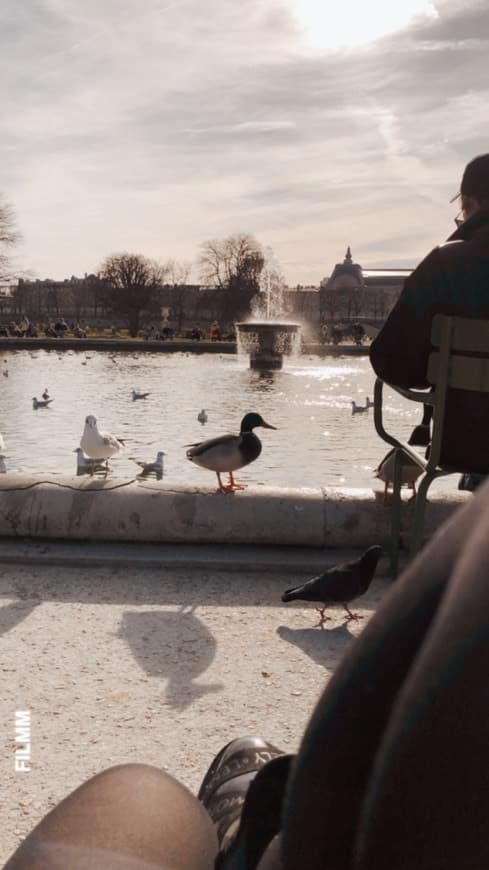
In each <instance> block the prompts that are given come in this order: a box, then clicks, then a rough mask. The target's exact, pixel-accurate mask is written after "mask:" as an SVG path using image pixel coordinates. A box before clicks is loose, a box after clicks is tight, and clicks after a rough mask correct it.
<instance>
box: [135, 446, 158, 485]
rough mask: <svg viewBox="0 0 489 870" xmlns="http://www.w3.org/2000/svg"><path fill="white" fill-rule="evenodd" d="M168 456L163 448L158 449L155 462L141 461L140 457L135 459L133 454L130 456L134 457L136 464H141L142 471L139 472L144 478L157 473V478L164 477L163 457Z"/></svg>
mask: <svg viewBox="0 0 489 870" xmlns="http://www.w3.org/2000/svg"><path fill="white" fill-rule="evenodd" d="M164 456H166V453H164V452H163V450H158V453H157V454H156V459H155V461H154V462H141V460H139V459H134V457H133V456H130V457H129V458H130V459H132V461H133V462H135V463H136V465H139V467H140V468H142V471H140V472H139V474H138V477H141V478H144V477H148V475H149V474H155V475H156V479H157V480H161V478H162V477H163V457H164Z"/></svg>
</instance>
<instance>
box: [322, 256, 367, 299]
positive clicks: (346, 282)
mask: <svg viewBox="0 0 489 870" xmlns="http://www.w3.org/2000/svg"><path fill="white" fill-rule="evenodd" d="M321 284H322V282H321ZM363 287H364V282H363V272H362V267H361V266H360V265H359V263H354V262H353V257H352V255H351V248H350V245H348V247H347V249H346V254H345V259H344V260H343V262H342V263H336V266H335V267H334V269H333V274H332V275H331V276H330V277H329V278H328V279H326V289H329V290H343V289H350V290H355V289H356V290H358V289H361V288H363Z"/></svg>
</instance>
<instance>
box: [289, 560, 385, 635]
mask: <svg viewBox="0 0 489 870" xmlns="http://www.w3.org/2000/svg"><path fill="white" fill-rule="evenodd" d="M381 553H382V547H379V546H378V545H377V544H376V545H374V546H373V547H369V548H368V550H367V551H366V552H365V553H364V554H363V556H362V557H361V558H360V559H355V560H354V561H353V562H344V563H343V564H342V565H334V566H333V567H332V568H328V570H327V571H325V572H324V574H320V575H319V577H313V579H312V580H308V581H307V583H304V585H303V586H296V587H295V588H294V589H287V591H286V592H284V594H283V595H282V601H320V602H322V605H323V606H322V607H318V608H316V609H317V610H319V613H320V614H321V618H320V621H319V625H321V626H322V624H323V622H325V621H326V620H327V619H329V618H330V617H328V616H325V615H324V614H325V611H326V609H327V608H328V607H329V606H331V605H332V604H342V605H343V607H344V608H345V610H346V612H347V614H348V621H349V620H350V619H361V616H359V615H358V614H357V613H352V612H351V610H350V608H349V607H348V603H349V602H350V601H353V600H354V599H355V598H358V597H359V595H363V594H364V592H366V591H367V589H368V587H369V586H370V583H371V582H372V580H373V578H374V574H375V570H376V568H377V562H378V561H379V559H380V556H381Z"/></svg>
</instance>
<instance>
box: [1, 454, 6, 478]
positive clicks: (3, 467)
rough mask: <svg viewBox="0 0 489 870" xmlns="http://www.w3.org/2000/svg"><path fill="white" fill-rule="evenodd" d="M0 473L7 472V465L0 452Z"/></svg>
mask: <svg viewBox="0 0 489 870" xmlns="http://www.w3.org/2000/svg"><path fill="white" fill-rule="evenodd" d="M0 474H7V465H6V463H5V456H4V455H3V453H0Z"/></svg>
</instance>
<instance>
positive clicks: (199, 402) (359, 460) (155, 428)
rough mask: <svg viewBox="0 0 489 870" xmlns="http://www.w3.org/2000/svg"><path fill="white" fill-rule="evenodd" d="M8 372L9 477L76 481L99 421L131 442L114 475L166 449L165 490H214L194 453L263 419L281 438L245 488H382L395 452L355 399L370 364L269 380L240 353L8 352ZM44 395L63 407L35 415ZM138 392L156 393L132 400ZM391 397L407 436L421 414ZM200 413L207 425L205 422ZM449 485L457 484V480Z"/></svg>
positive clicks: (293, 368) (307, 363)
mask: <svg viewBox="0 0 489 870" xmlns="http://www.w3.org/2000/svg"><path fill="white" fill-rule="evenodd" d="M0 368H1V370H2V371H8V377H5V376H3V375H2V374H0V390H1V395H0V432H2V434H3V436H4V439H5V442H6V445H7V447H6V450H5V451H4V452H5V453H6V456H7V465H8V469H9V470H10V471H14V470H17V471H22V472H34V473H35V474H42V473H49V474H52V473H59V474H75V472H76V455H75V453H74V452H73V451H74V450H75V449H76V448H77V447H78V445H79V441H80V437H81V434H82V431H83V426H84V421H85V417H86V416H87V415H88V414H94V415H95V416H96V417H97V420H98V423H99V428H100V429H101V430H102V431H107V432H110V433H112V434H114V435H116V436H117V437H121V438H123V439H124V440H125V442H126V446H125V450H124V453H123V455H122V456H121V457H120V458H119V459H115V460H113V461H112V462H111V466H112V471H111V474H112V477H117V478H128V477H134V476H135V474H137V473H138V471H139V469H138V467H137V465H136V464H135V462H134V461H133V460H134V459H139V460H143V461H152V460H153V459H154V458H155V456H156V452H157V451H158V450H163V451H164V452H165V454H166V456H165V459H164V463H165V474H164V481H165V482H166V483H170V484H171V483H174V484H182V483H183V484H187V485H190V486H194V485H195V486H214V484H215V482H216V477H215V475H214V473H213V472H209V471H206V470H204V469H201V468H198V467H196V466H194V465H193V464H192V463H191V462H189V461H188V459H187V458H186V455H185V452H186V450H185V445H188V444H190V443H194V442H197V441H202V440H204V439H206V438H213V437H215V436H216V435H220V434H224V433H226V432H235V431H239V424H240V421H241V419H242V417H243V416H244V414H245V413H247V412H248V411H257V412H258V413H260V414H261V415H262V417H263V418H264V419H265V420H266V421H267V422H268V423H271V424H272V425H274V426H276V427H277V431H272V430H269V429H261V430H260V429H258V430H257V434H258V436H259V437H260V440H261V441H262V444H263V450H262V453H261V456H260V457H259V458H258V460H257V461H256V462H254V463H253V464H252V465H250V466H248V467H247V468H244V469H242V470H241V472H239V474H237V475H236V478H237V479H238V480H240V481H243V482H244V483H248V484H252V485H259V484H264V485H278V486H293V487H298V486H318V485H320V486H331V485H333V486H334V485H341V486H352V487H364V486H367V487H371V486H372V485H374V486H375V488H381V487H382V484H381V483H380V481H376V480H375V478H374V477H373V471H374V469H375V468H376V466H377V465H378V463H379V461H380V460H381V459H382V457H383V456H384V455H385V453H386V452H387V450H388V446H387V445H386V444H385V443H384V442H383V441H381V440H380V439H379V438H378V436H377V435H376V433H375V429H374V423H373V411H372V409H371V410H369V411H368V412H366V413H362V414H352V409H351V401H352V400H355V402H357V404H365V401H366V397H367V396H369V397H370V398H373V384H374V374H373V372H372V369H371V368H370V364H369V360H368V357H367V356H365V357H348V356H345V357H336V358H331V359H329V360H328V359H324V358H319V357H312V356H308V357H305V356H302V357H297V358H290V359H287V360H286V362H285V366H284V368H283V369H282V370H281V371H276V372H272V373H267V374H262V373H259V372H257V371H253V370H251V369H249V368H248V361H247V358H245V357H242V356H228V355H222V356H221V355H214V354H203V355H198V356H197V355H196V356H194V355H192V354H180V353H175V354H173V353H172V354H165V353H161V354H157V353H155V354H152V353H145V352H142V353H132V352H131V353H123V352H117V353H104V352H96V351H90V352H85V351H63V352H57V351H54V350H51V351H47V350H37V349H36V350H35V351H27V350H15V351H14V350H4V351H2V354H1V358H0ZM46 387H47V388H48V390H49V394H50V396H52V398H53V400H54V401H53V402H52V404H51V405H50V406H49V407H48V408H39V409H38V410H34V409H33V403H32V398H33V397H34V396H36V397H37V398H38V399H40V398H41V395H42V393H43V391H44V389H45V388H46ZM133 390H137V391H147V392H149V396H148V397H147V398H146V399H144V400H137V401H134V400H133V398H132V391H133ZM385 399H386V405H387V412H386V421H387V423H388V425H389V426H391V427H392V428H393V431H395V432H397V433H398V434H399V435H400V436H401V437H402V438H407V437H408V436H409V433H410V431H411V429H412V427H413V426H414V425H416V423H418V422H419V421H420V417H421V409H420V407H419V406H415V405H414V404H411V403H409V402H406V401H405V400H403V399H401V398H400V397H399V396H397V395H396V394H393V393H392V392H391V391H387V392H386V394H385ZM202 408H205V409H206V411H207V415H208V421H207V423H206V424H205V425H202V424H201V423H199V421H198V420H197V415H198V413H199V411H200V410H201V409H202ZM448 481H450V483H449V485H450V487H451V488H453V487H454V485H455V484H454V480H453V477H451V478H449V479H448ZM442 485H443V484H442ZM444 486H445V487H446V486H447V479H444Z"/></svg>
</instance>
